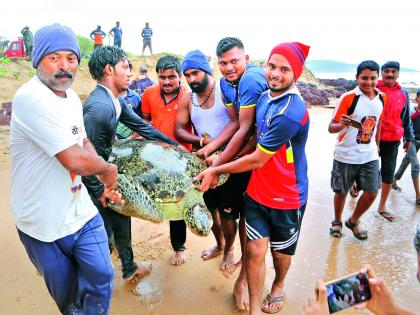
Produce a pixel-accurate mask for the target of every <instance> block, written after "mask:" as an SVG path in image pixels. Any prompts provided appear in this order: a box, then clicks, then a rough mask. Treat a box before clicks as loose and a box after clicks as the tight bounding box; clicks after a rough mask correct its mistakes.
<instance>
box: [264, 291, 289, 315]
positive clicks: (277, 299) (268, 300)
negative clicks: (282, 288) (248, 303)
mask: <svg viewBox="0 0 420 315" xmlns="http://www.w3.org/2000/svg"><path fill="white" fill-rule="evenodd" d="M284 298H285V295H284V294H280V295H279V296H271V294H267V296H266V297H265V299H264V301H263V304H261V311H263V312H264V313H267V314H275V313H278V312H280V311H281V309H282V308H283V305H284ZM276 303H281V306H277V308H275V309H274V310H273V311H270V309H271V305H273V304H276ZM263 306H267V308H264V307H263Z"/></svg>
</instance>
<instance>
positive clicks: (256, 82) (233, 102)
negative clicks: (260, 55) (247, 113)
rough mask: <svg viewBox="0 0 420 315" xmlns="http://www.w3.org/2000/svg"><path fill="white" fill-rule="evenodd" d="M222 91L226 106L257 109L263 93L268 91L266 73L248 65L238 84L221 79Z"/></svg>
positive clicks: (237, 109) (237, 110) (237, 108)
mask: <svg viewBox="0 0 420 315" xmlns="http://www.w3.org/2000/svg"><path fill="white" fill-rule="evenodd" d="M220 89H221V90H222V94H223V97H224V103H225V105H226V106H234V107H235V109H236V112H237V113H239V109H240V108H251V107H255V106H256V104H257V101H258V98H259V97H260V95H261V93H263V92H264V91H266V90H267V89H268V84H267V80H266V79H265V71H264V69H261V68H259V67H257V66H256V65H253V64H248V65H247V67H246V71H245V73H244V74H243V75H242V77H241V79H240V80H239V83H238V84H232V83H230V82H228V81H227V80H226V79H225V78H221V79H220Z"/></svg>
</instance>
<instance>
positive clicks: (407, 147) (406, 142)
mask: <svg viewBox="0 0 420 315" xmlns="http://www.w3.org/2000/svg"><path fill="white" fill-rule="evenodd" d="M410 147H411V141H404V145H403V148H404V152H407V151H408V150H410Z"/></svg>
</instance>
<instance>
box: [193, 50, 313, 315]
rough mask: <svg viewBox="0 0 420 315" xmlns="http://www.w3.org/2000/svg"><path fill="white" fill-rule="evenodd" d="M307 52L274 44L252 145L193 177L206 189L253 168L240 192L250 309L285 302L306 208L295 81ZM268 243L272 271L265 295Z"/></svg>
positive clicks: (271, 308) (301, 116)
mask: <svg viewBox="0 0 420 315" xmlns="http://www.w3.org/2000/svg"><path fill="white" fill-rule="evenodd" d="M308 52H309V47H308V46H306V45H303V44H301V43H297V42H293V43H283V44H279V45H277V46H275V47H274V48H273V49H272V51H271V53H270V56H269V58H268V63H267V70H266V78H267V82H268V84H269V87H270V90H269V91H267V92H265V93H263V94H262V95H261V97H260V98H259V99H258V101H257V106H256V123H257V143H258V144H257V148H256V150H255V151H254V152H253V153H251V154H248V155H245V156H242V157H241V158H239V159H237V160H235V161H233V162H229V163H227V164H223V165H218V166H212V167H210V168H208V169H207V170H205V171H204V172H202V173H201V174H200V175H199V176H197V179H202V180H203V181H202V184H201V186H200V189H201V190H202V191H206V190H207V189H208V188H209V187H215V185H216V184H217V182H218V175H219V174H224V173H239V172H244V171H249V170H252V176H251V179H250V181H249V184H248V187H247V189H246V194H245V196H244V199H245V224H246V235H247V242H246V257H247V261H246V274H247V279H248V286H249V297H250V314H260V313H261V311H263V312H265V313H277V312H279V311H280V310H281V308H282V307H283V304H284V298H285V294H284V293H285V290H284V285H285V282H284V281H285V277H286V274H287V271H288V269H289V267H290V264H291V260H292V255H294V253H295V251H296V246H297V242H298V239H299V234H300V227H301V223H302V218H303V215H304V212H305V207H306V202H307V197H308V176H307V161H306V154H305V146H306V140H307V138H308V132H309V115H308V111H307V109H306V106H305V101H304V100H303V99H302V97H301V96H300V93H299V91H298V89H297V88H296V86H295V83H296V80H297V79H298V78H299V76H300V75H301V73H302V70H303V64H304V62H305V59H306V57H307V55H308ZM219 64H220V61H219ZM279 178H281V180H279ZM268 245H270V247H271V254H272V256H273V266H274V270H275V272H276V276H275V278H274V281H273V284H272V286H271V290H270V293H269V294H268V295H267V296H266V298H265V299H264V300H263V299H262V292H263V289H264V277H265V255H266V251H267V247H268ZM261 303H262V304H261Z"/></svg>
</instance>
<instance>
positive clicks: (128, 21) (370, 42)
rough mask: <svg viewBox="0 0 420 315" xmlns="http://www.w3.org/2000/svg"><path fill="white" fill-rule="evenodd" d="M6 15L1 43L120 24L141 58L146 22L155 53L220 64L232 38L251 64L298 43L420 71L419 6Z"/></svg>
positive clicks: (201, 7) (46, 2) (243, 6)
mask: <svg viewBox="0 0 420 315" xmlns="http://www.w3.org/2000/svg"><path fill="white" fill-rule="evenodd" d="M2 11H3V12H2V13H3V14H2V17H1V19H0V36H3V37H5V38H7V39H9V40H12V39H16V38H17V37H18V36H20V30H21V29H22V27H23V26H24V25H29V27H30V29H31V30H32V31H33V32H34V33H35V31H36V30H37V29H38V28H40V27H42V26H44V25H47V24H52V23H61V24H65V25H67V26H70V27H71V28H72V29H73V30H74V31H75V33H76V34H78V35H81V36H85V37H89V34H90V32H91V31H92V30H94V29H95V28H96V25H97V24H100V25H101V26H102V29H103V30H104V31H105V32H106V33H107V32H108V31H109V30H110V29H111V28H112V27H113V26H114V25H115V22H116V21H120V23H121V28H122V30H123V39H122V48H123V49H125V50H127V51H129V52H131V53H134V54H140V53H141V48H142V41H141V35H140V34H141V30H142V29H143V27H144V24H145V22H149V23H150V26H151V27H152V29H153V32H154V35H153V38H152V40H153V50H154V52H155V53H159V52H171V53H176V54H181V55H184V54H186V53H187V52H188V51H190V50H193V49H200V50H202V51H203V52H204V53H205V54H207V55H211V56H215V55H216V53H215V50H216V46H217V43H218V41H219V40H220V39H221V38H223V37H227V36H234V37H238V38H240V39H241V40H242V41H243V43H244V45H245V50H246V52H247V53H248V54H249V55H250V58H251V59H266V58H267V57H268V55H269V53H270V50H271V49H272V48H273V47H274V46H276V45H277V44H279V43H281V42H287V41H299V42H302V43H304V44H307V45H309V46H311V50H310V53H309V57H308V58H310V59H329V60H337V61H343V62H346V63H354V64H358V63H360V62H361V61H363V60H366V59H373V60H375V61H377V62H378V63H379V64H382V63H384V62H385V61H387V60H398V61H399V62H400V63H401V66H403V67H408V68H413V69H417V70H420V57H419V56H420V54H419V50H420V49H419V44H418V42H417V37H418V36H419V32H420V17H419V15H420V1H415V0H399V1H395V0H393V1H391V0H382V1H377V0H353V1H342V0H325V1H321V0H318V1H317V0H312V1H311V0H290V1H285V0H277V1H265V0H259V1H254V2H253V1H249V0H248V1H246V0H242V1H236V0H213V1H212V0H208V1H200V0H186V1H183V0H175V1H174V0H171V1H169V0H140V1H124V0H120V1H118V0H117V1H115V0H114V1H109V0H102V1H97V0H85V1H81V0H73V1H62V0H40V1H33V0H19V1H18V2H14V1H4V3H3V4H2ZM108 42H109V43H111V44H112V42H113V41H112V39H110V41H109V39H108V38H106V39H105V43H108Z"/></svg>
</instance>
